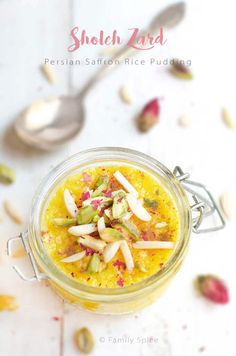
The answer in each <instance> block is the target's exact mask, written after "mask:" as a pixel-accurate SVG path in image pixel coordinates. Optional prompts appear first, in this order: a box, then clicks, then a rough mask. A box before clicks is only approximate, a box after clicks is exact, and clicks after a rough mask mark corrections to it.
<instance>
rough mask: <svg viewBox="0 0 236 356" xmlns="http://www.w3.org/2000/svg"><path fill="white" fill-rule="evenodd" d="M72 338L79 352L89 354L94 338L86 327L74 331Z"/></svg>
mask: <svg viewBox="0 0 236 356" xmlns="http://www.w3.org/2000/svg"><path fill="white" fill-rule="evenodd" d="M74 339H75V342H76V345H77V347H78V349H79V351H80V352H82V353H84V354H89V353H90V352H91V351H92V350H93V348H94V338H93V335H92V333H91V331H90V330H89V329H88V328H82V329H80V330H78V331H76V332H75V335H74Z"/></svg>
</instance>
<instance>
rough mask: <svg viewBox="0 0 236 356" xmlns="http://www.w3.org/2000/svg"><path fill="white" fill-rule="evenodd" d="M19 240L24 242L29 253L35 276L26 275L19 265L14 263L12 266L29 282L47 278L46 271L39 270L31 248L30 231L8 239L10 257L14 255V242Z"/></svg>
mask: <svg viewBox="0 0 236 356" xmlns="http://www.w3.org/2000/svg"><path fill="white" fill-rule="evenodd" d="M19 240H20V242H21V243H22V245H23V247H24V249H25V251H26V253H27V255H28V258H29V261H30V264H31V266H32V269H33V272H34V275H33V277H27V276H25V274H24V273H22V272H21V270H20V269H19V267H18V266H15V265H14V266H12V268H13V269H14V270H15V271H16V273H17V274H18V276H20V278H21V279H23V280H24V281H27V282H34V281H41V280H42V279H46V278H47V276H46V275H45V274H44V273H42V272H40V271H39V269H38V267H37V264H36V262H35V260H34V257H33V255H32V252H31V249H30V246H29V243H28V233H27V232H25V233H21V234H20V235H19V236H15V237H12V238H10V239H9V240H8V241H7V255H8V256H9V257H11V256H12V255H13V249H12V245H13V243H14V242H16V241H19Z"/></svg>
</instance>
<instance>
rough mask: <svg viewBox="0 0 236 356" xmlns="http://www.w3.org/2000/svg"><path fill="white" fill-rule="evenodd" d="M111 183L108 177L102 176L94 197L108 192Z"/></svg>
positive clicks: (97, 183) (98, 181)
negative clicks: (104, 191)
mask: <svg viewBox="0 0 236 356" xmlns="http://www.w3.org/2000/svg"><path fill="white" fill-rule="evenodd" d="M108 183H109V177H108V176H101V177H99V178H98V180H97V182H96V184H95V190H94V192H93V194H92V197H97V196H99V195H101V194H102V192H103V190H106V189H107V187H108Z"/></svg>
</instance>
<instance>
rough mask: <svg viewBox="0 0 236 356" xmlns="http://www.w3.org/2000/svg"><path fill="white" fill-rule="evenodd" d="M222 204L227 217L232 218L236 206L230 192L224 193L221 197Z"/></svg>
mask: <svg viewBox="0 0 236 356" xmlns="http://www.w3.org/2000/svg"><path fill="white" fill-rule="evenodd" d="M220 206H221V208H222V210H223V213H224V215H225V217H226V218H228V219H229V220H231V219H232V218H233V215H234V206H233V201H232V197H231V195H230V194H229V193H227V192H226V193H223V194H222V195H221V197H220Z"/></svg>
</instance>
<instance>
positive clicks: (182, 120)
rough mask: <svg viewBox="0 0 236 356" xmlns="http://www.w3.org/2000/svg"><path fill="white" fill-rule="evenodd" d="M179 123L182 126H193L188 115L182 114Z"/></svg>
mask: <svg viewBox="0 0 236 356" xmlns="http://www.w3.org/2000/svg"><path fill="white" fill-rule="evenodd" d="M178 124H179V126H182V127H189V126H191V119H190V117H189V116H188V115H182V116H180V118H179V121H178Z"/></svg>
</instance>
